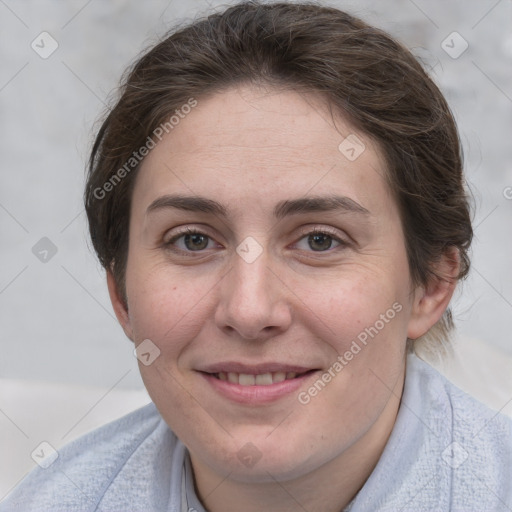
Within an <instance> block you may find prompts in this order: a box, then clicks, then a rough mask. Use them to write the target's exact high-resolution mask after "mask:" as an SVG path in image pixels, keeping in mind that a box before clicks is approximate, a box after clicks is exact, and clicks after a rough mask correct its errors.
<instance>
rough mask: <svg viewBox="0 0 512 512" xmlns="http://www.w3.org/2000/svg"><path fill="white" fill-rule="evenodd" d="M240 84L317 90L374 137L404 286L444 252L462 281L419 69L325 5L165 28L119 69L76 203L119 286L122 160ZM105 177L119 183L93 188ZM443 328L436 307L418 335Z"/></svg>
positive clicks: (463, 198)
mask: <svg viewBox="0 0 512 512" xmlns="http://www.w3.org/2000/svg"><path fill="white" fill-rule="evenodd" d="M244 83H256V84H266V85H270V86H275V87H278V88H288V89H291V90H297V91H307V92H314V93H318V94H319V95H320V96H322V97H323V98H325V100H326V101H327V102H328V104H329V105H330V106H331V107H332V108H333V110H334V111H337V112H338V113H339V114H341V115H342V116H345V117H346V118H347V120H348V121H349V122H350V123H352V125H353V126H354V127H355V128H357V129H359V130H361V131H362V133H366V134H367V135H369V136H370V137H371V138H372V139H373V140H374V141H376V142H377V143H378V145H379V146H380V148H381V150H382V153H383V155H384V157H385V160H386V161H385V164H386V166H385V167H386V170H387V176H386V177H387V180H388V183H389V186H390V189H391V191H392V193H393V195H394V197H395V199H396V201H397V204H398V207H399V210H400V216H401V221H402V225H403V231H404V235H405V242H406V249H407V254H408V261H409V267H410V273H411V277H412V280H413V283H414V284H415V285H418V284H426V283H427V282H428V280H429V279H430V278H432V277H437V278H443V276H436V275H435V272H434V264H435V263H436V261H438V260H439V258H440V257H441V256H442V255H443V254H445V253H446V251H447V249H449V248H456V249H457V250H458V254H459V259H460V273H459V276H458V278H459V279H462V278H463V277H465V276H466V275H467V273H468V270H469V257H468V249H469V246H470V243H471V239H472V235H473V231H472V227H471V218H470V208H469V202H468V197H467V194H466V192H465V189H464V178H463V172H462V155H461V147H460V142H459V136H458V132H457V128H456V125H455V121H454V119H453V117H452V114H451V112H450V109H449V107H448V105H447V103H446V101H445V99H444V97H443V95H442V94H441V92H440V91H439V89H438V88H437V86H436V85H435V84H434V83H433V81H432V80H431V79H430V78H429V77H428V75H427V74H426V72H425V71H424V70H423V68H422V66H421V65H420V64H419V63H418V61H417V60H416V59H415V58H414V56H413V55H412V54H411V53H410V52H409V51H408V50H407V49H406V48H405V47H404V46H402V45H401V44H399V43H398V42H396V41H395V40H394V39H393V38H391V37H390V36H389V35H388V34H386V33H385V32H383V31H381V30H379V29H377V28H375V27H372V26H369V25H368V24H366V23H364V22H363V21H361V20H360V19H357V18H355V17H353V16H351V15H349V14H347V13H345V12H342V11H340V10H337V9H335V8H330V7H326V6H319V5H316V4H313V3H286V2H279V3H265V4H262V3H260V2H257V1H250V2H242V3H240V4H237V5H235V6H232V7H229V8H228V9H227V10H225V11H224V12H222V13H216V14H212V15H210V16H208V17H206V18H203V19H201V20H198V21H196V22H194V23H193V24H191V25H189V26H186V27H184V28H181V29H179V30H177V31H175V32H173V33H170V34H168V35H167V36H166V37H165V38H164V39H163V40H162V41H161V42H160V43H158V44H157V45H156V46H154V47H153V48H151V49H150V50H149V51H147V52H146V53H145V54H144V55H143V56H142V57H141V58H140V59H139V60H138V61H137V62H136V63H135V64H134V65H133V66H132V67H131V69H129V70H128V71H127V72H126V73H125V75H124V78H123V81H122V84H121V86H120V89H119V92H120V97H119V99H118V101H117V103H116V104H115V106H114V107H113V108H112V110H111V111H110V113H109V114H108V115H107V116H106V118H105V120H104V122H103V124H102V126H101V128H100V130H99V132H98V134H97V137H96V140H95V142H94V145H93V148H92V152H91V156H90V162H89V172H88V179H87V183H86V189H85V208H86V212H87V217H88V221H89V229H90V234H91V239H92V243H93V245H94V248H95V250H96V252H97V255H98V257H99V260H100V262H101V264H102V265H103V267H104V268H105V269H107V270H111V271H112V273H113V275H114V278H115V280H116V282H117V284H118V286H119V288H120V289H121V290H123V291H124V289H125V281H124V277H125V270H126V261H127V254H128V226H129V216H130V203H131V196H132V190H133V183H134V181H135V177H136V174H137V171H138V168H139V165H135V164H136V163H137V162H133V169H132V170H131V168H127V167H126V163H127V162H128V161H130V158H132V159H133V155H134V152H136V151H137V150H138V149H139V148H141V147H143V146H144V145H145V144H147V141H153V143H154V142H157V141H156V140H154V139H155V137H154V132H155V130H156V129H157V128H158V127H159V125H161V124H162V123H164V122H166V120H168V119H169V116H171V115H172V114H173V113H174V112H176V111H177V110H179V109H180V108H182V106H183V105H186V104H187V103H189V104H190V100H191V98H192V99H195V100H196V101H200V98H201V97H204V96H205V95H207V94H211V93H215V92H218V91H221V90H225V89H226V88H229V87H230V86H234V85H238V84H244ZM123 167H124V169H125V171H126V172H123V173H121V172H120V170H121V169H123ZM116 173H117V178H119V177H120V176H121V174H122V179H118V180H117V181H115V183H114V185H115V186H111V187H105V184H106V183H113V182H112V180H113V178H116V176H115V175H116ZM109 180H110V181H109ZM98 191H102V192H101V193H99V192H98ZM452 327H453V321H452V317H451V313H450V311H449V310H448V311H447V312H446V313H445V314H444V316H443V318H442V319H441V320H440V321H439V322H438V323H437V324H436V325H435V326H434V327H433V328H432V329H431V330H430V331H429V333H428V336H429V338H430V339H437V340H443V339H446V338H447V337H448V334H449V331H450V330H451V328H452Z"/></svg>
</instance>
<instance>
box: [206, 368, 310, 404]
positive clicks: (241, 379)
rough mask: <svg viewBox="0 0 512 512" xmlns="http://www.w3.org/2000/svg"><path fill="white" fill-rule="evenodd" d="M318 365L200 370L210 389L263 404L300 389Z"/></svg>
mask: <svg viewBox="0 0 512 512" xmlns="http://www.w3.org/2000/svg"><path fill="white" fill-rule="evenodd" d="M319 371H320V370H319V369H318V368H305V367H300V366H290V365H281V364H266V365H259V366H248V365H240V364H235V363H233V364H219V365H215V366H211V367H209V368H203V369H201V370H198V372H199V374H200V375H202V377H203V378H204V379H205V381H206V382H207V383H208V384H209V388H210V389H211V390H212V391H214V392H215V394H216V395H220V396H221V397H223V398H228V399H229V400H230V401H234V402H237V403H239V404H247V405H264V404H268V403H270V402H274V401H276V400H278V399H280V398H284V397H286V396H290V395H292V394H293V393H294V392H298V390H299V388H300V387H301V386H303V385H304V384H305V383H306V381H307V380H309V379H310V378H311V376H312V375H314V374H316V373H318V372H319Z"/></svg>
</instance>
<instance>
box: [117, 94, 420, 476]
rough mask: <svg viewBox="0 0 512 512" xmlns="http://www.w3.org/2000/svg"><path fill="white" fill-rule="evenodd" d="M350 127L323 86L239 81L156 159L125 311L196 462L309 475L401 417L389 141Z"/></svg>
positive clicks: (187, 122) (163, 145) (398, 252)
mask: <svg viewBox="0 0 512 512" xmlns="http://www.w3.org/2000/svg"><path fill="white" fill-rule="evenodd" d="M336 126H337V129H336V128H335V127H334V125H333V123H332V120H331V117H330V114H329V112H328V109H327V108H325V107H324V106H323V104H321V103H320V102H319V100H318V98H316V97H315V96H305V95H299V94H298V93H293V92H283V91H275V90H272V89H271V90H270V91H264V90H262V89H255V88H250V87H249V86H247V87H242V88H239V89H235V88H233V89H230V90H228V91H227V92H224V93H222V94H220V93H219V94H216V95H213V96H211V97H208V98H205V99H201V98H198V105H197V106H196V107H195V108H193V109H192V111H191V112H190V113H189V114H188V115H187V116H186V117H185V118H184V119H181V120H180V122H179V124H178V125H177V126H175V127H174V129H173V130H172V131H170V133H169V134H167V135H166V136H165V137H164V138H163V139H162V140H161V142H159V143H158V144H157V145H156V147H155V148H154V149H152V150H151V152H150V153H149V155H148V156H147V157H146V159H145V160H144V161H143V163H142V167H141V169H140V172H139V174H138V176H137V180H136V183H135V187H134V192H133V201H132V210H131V218H130V231H129V239H130V243H129V253H128V261H127V270H126V294H127V298H128V311H127V313H126V315H125V316H123V315H120V316H121V317H122V320H121V321H122V323H123V327H124V328H125V331H126V333H127V334H128V336H129V337H130V338H132V339H133V340H134V342H135V344H136V345H137V346H139V345H140V344H141V343H142V342H144V345H142V346H141V347H139V352H142V353H143V354H144V355H142V357H141V358H140V359H141V361H142V362H140V363H139V366H140V371H141V374H142V377H143V380H144V382H145V385H146V387H147V389H148V391H149V394H150V395H151V397H152V399H153V401H154V402H155V404H156V406H157V407H158V409H159V411H160V413H161V414H162V416H163V418H164V419H165V420H166V422H167V423H168V424H169V426H170V427H171V428H172V430H173V431H174V432H175V433H176V434H177V435H178V437H179V438H180V439H181V440H182V441H183V442H184V443H185V444H186V445H187V447H188V448H189V450H190V452H191V455H192V461H193V464H194V467H195V468H200V467H204V468H209V470H211V471H213V472H214V473H217V474H224V475H225V474H228V473H230V474H231V477H232V478H238V479H239V480H243V481H269V480H271V478H281V479H287V478H294V477H300V476H302V475H306V474H308V473H310V472H312V471H314V470H316V469H317V468H319V467H321V466H323V465H324V464H326V463H328V462H330V461H333V460H335V459H336V458H338V457H342V456H343V454H345V453H348V452H349V451H350V450H353V449H354V447H359V448H361V450H363V449H364V448H363V447H364V446H367V445H368V443H370V444H371V440H372V439H373V440H375V439H378V438H379V436H381V437H382V436H387V435H388V434H389V431H390V429H391V427H392V424H393V421H394V418H395V415H396V411H397V408H398V402H399V397H400V393H401V390H402V384H403V378H404V359H405V358H404V351H405V343H406V338H407V336H408V335H411V333H416V331H417V329H418V319H417V315H415V313H414V311H415V310H414V308H415V306H414V304H415V300H416V299H415V293H414V292H413V291H412V286H411V281H410V276H409V271H408V263H407V257H406V250H405V245H404V234H403V232H402V228H401V223H400V219H399V214H398V210H397V206H396V204H395V202H394V200H393V198H392V196H391V194H390V192H389V190H388V187H387V185H386V183H385V179H384V175H385V168H384V161H383V157H382V155H381V154H380V153H379V150H378V148H377V147H376V145H375V144H374V143H373V142H372V140H370V139H369V137H368V136H367V135H365V134H364V133H359V132H357V131H356V130H355V129H354V128H352V127H351V126H350V124H348V123H346V122H344V121H343V119H338V120H337V121H336ZM354 135H356V136H357V137H358V139H359V142H362V143H363V144H364V147H363V146H362V145H361V144H360V143H359V142H357V139H355V138H354V137H353V136H354ZM347 137H348V138H347ZM109 285H110V288H111V291H112V289H113V284H112V280H111V279H110V283H109ZM144 340H150V341H149V342H148V341H144ZM158 351H159V352H158ZM148 354H149V355H148ZM153 359H154V360H153ZM270 475H272V476H270Z"/></svg>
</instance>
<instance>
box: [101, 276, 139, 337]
mask: <svg viewBox="0 0 512 512" xmlns="http://www.w3.org/2000/svg"><path fill="white" fill-rule="evenodd" d="M107 287H108V294H109V295H110V302H111V303H112V307H113V308H114V313H115V314H116V317H117V320H118V321H119V323H120V324H121V327H122V328H123V331H124V333H125V334H126V336H128V338H129V339H130V340H132V341H133V330H132V326H131V321H130V315H129V314H128V305H127V304H126V303H125V301H124V298H123V294H122V293H121V291H120V290H119V287H118V286H117V283H116V281H115V279H114V276H113V275H112V272H111V271H110V270H108V271H107Z"/></svg>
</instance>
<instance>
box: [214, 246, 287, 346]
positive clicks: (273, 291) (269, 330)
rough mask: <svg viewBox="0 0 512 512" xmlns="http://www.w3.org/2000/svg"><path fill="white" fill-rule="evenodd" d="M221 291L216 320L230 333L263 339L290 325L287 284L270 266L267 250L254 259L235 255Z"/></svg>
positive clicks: (221, 327)
mask: <svg viewBox="0 0 512 512" xmlns="http://www.w3.org/2000/svg"><path fill="white" fill-rule="evenodd" d="M219 293H220V300H219V303H218V306H217V309H216V312H215V322H216V325H217V326H218V327H219V328H220V329H221V330H222V331H224V332H225V333H227V334H230V335H232V334H233V333H236V334H237V335H238V336H240V337H242V338H244V339H246V340H261V341H263V340H265V339H268V338H271V337H273V336H276V335H278V334H280V333H283V332H285V331H286V330H287V329H288V328H289V327H290V324H291V318H292V315H291V310H290V304H289V301H288V300H287V299H286V296H287V288H286V286H285V285H284V284H283V282H282V281H281V279H280V278H279V276H278V275H277V274H276V272H275V271H273V270H272V269H271V268H270V267H269V261H268V260H267V258H266V255H265V253H263V254H262V255H260V257H259V258H258V259H257V260H256V261H253V262H251V263H248V262H246V261H244V260H243V259H242V258H240V257H238V255H235V256H234V263H233V267H232V268H231V270H230V271H229V272H228V274H227V275H226V277H225V278H224V279H223V280H222V282H221V283H220V290H219Z"/></svg>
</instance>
